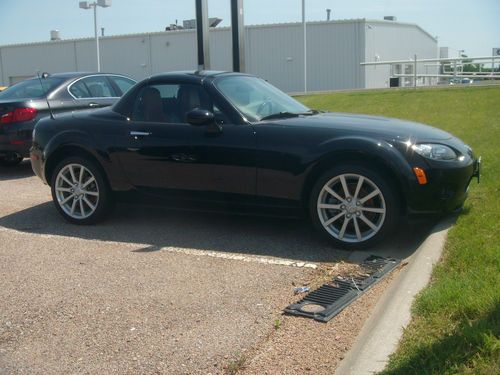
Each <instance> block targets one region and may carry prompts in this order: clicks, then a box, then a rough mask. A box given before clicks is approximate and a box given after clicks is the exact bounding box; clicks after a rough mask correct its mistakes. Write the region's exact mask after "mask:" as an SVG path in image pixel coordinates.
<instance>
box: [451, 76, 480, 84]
mask: <svg viewBox="0 0 500 375" xmlns="http://www.w3.org/2000/svg"><path fill="white" fill-rule="evenodd" d="M473 83H474V80H473V79H471V78H451V79H450V85H472V84H473Z"/></svg>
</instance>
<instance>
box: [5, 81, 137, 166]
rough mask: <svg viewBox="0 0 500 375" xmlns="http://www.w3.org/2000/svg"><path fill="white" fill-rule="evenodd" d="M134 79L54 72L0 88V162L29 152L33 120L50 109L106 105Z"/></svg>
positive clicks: (17, 160)
mask: <svg viewBox="0 0 500 375" xmlns="http://www.w3.org/2000/svg"><path fill="white" fill-rule="evenodd" d="M135 83H136V82H135V81H134V80H133V79H131V78H129V77H125V76H123V75H117V74H101V73H81V72H80V73H58V74H52V75H47V74H46V73H45V74H43V75H42V78H40V79H39V78H38V77H36V78H32V79H28V80H25V81H21V82H18V83H16V84H14V85H12V86H10V87H9V88H7V89H6V90H5V91H2V92H0V165H4V166H14V165H17V164H18V163H20V162H21V161H22V160H23V158H24V157H28V156H29V148H30V146H31V134H32V132H33V127H34V126H35V123H36V122H37V121H38V120H39V119H41V118H42V117H45V116H48V115H49V108H48V106H47V101H48V102H49V103H50V107H51V109H52V112H53V113H55V114H58V113H60V112H67V111H74V110H80V109H88V108H99V107H104V106H109V105H111V104H113V103H115V102H116V100H117V99H118V98H119V97H120V96H122V95H123V94H124V93H125V92H126V91H127V90H128V89H130V88H131V87H132V86H133V85H134V84H135Z"/></svg>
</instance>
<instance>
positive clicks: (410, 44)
mask: <svg viewBox="0 0 500 375" xmlns="http://www.w3.org/2000/svg"><path fill="white" fill-rule="evenodd" d="M364 29H365V30H364V32H365V40H366V48H365V61H367V62H369V61H377V60H379V61H391V60H406V59H408V62H409V63H410V64H411V61H413V59H414V55H415V54H416V55H417V58H418V59H426V58H428V59H430V58H437V57H438V46H437V41H436V39H434V38H433V37H432V36H430V35H429V34H427V33H426V32H425V31H423V30H422V29H420V28H419V27H418V26H416V25H411V24H401V23H397V22H391V21H371V20H367V21H366V24H365V27H364ZM390 69H391V67H390V66H389V65H377V66H366V67H365V74H366V88H376V87H389V76H390ZM411 69H412V68H411ZM426 69H427V72H428V73H429V74H431V73H433V72H434V73H435V71H436V68H426V67H425V66H424V65H422V64H419V65H417V72H418V73H426ZM402 71H403V72H404V66H402ZM412 72H413V71H412ZM406 80H407V81H412V80H413V78H411V77H409V78H406Z"/></svg>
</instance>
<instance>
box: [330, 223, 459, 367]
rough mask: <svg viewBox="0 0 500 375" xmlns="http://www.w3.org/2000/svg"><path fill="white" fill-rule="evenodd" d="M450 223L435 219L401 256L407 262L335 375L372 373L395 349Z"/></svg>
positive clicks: (427, 278) (438, 256)
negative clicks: (428, 230)
mask: <svg viewBox="0 0 500 375" xmlns="http://www.w3.org/2000/svg"><path fill="white" fill-rule="evenodd" d="M453 223H454V218H448V219H445V220H443V221H441V222H439V223H438V224H437V225H436V226H435V227H434V228H433V230H432V232H431V234H430V235H429V236H428V237H427V239H426V240H425V241H424V242H423V243H422V245H420V247H419V248H418V249H417V250H416V251H415V253H414V254H413V255H411V256H410V257H409V258H407V259H406V260H405V261H407V262H408V265H407V266H406V267H405V268H403V269H402V270H401V271H400V273H399V275H398V276H397V277H396V279H395V280H394V281H393V282H392V283H391V285H390V287H389V288H388V289H387V291H386V292H385V293H384V294H383V295H382V297H381V298H380V300H379V301H378V303H377V305H376V306H375V309H374V310H373V313H372V314H371V316H370V318H368V320H367V321H366V323H365V324H364V326H363V328H362V330H361V332H360V334H359V335H358V337H357V339H356V341H355V343H354V346H353V347H352V348H351V350H350V351H349V352H348V353H347V356H346V357H345V359H344V360H343V361H342V362H341V363H340V365H339V367H338V368H337V370H336V372H335V374H336V375H364V374H373V373H376V372H379V371H382V370H383V369H384V368H385V366H386V364H387V362H388V360H389V355H391V354H392V353H393V352H394V351H395V350H396V348H397V346H398V342H399V340H400V338H401V336H402V334H403V330H404V328H405V327H406V326H407V325H408V323H409V322H410V319H411V306H412V303H413V300H414V298H415V296H416V294H417V293H418V292H420V291H421V290H422V289H423V288H424V287H425V286H426V285H427V284H428V283H429V280H430V277H431V273H432V270H433V268H434V264H436V262H437V261H438V260H439V258H440V257H441V254H442V251H443V247H444V244H445V242H446V237H447V235H448V230H449V228H450V227H451V226H452V225H453Z"/></svg>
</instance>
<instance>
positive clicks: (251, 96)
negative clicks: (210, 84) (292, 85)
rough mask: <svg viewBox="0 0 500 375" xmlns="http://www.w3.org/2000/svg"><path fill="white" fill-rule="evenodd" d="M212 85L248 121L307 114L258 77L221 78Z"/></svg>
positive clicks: (298, 104) (291, 99) (309, 111)
mask: <svg viewBox="0 0 500 375" xmlns="http://www.w3.org/2000/svg"><path fill="white" fill-rule="evenodd" d="M215 86H216V87H217V88H218V89H219V91H220V92H222V94H223V95H224V96H225V97H226V98H227V99H228V100H229V101H230V102H231V103H232V104H233V105H234V106H235V107H236V108H238V110H239V111H240V112H241V113H242V114H243V115H244V116H245V117H246V118H247V119H248V120H250V121H260V120H263V119H266V118H269V119H270V118H279V117H291V116H295V115H297V116H298V115H301V114H310V113H311V110H310V109H309V108H307V107H306V106H305V105H303V104H301V103H299V102H298V101H296V100H295V99H293V98H291V97H290V96H288V95H287V94H285V93H284V92H282V91H280V90H279V89H277V88H276V87H274V86H272V85H271V84H269V83H267V82H266V81H264V80H263V79H260V78H256V77H250V76H229V77H221V78H219V79H217V80H216V81H215Z"/></svg>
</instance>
